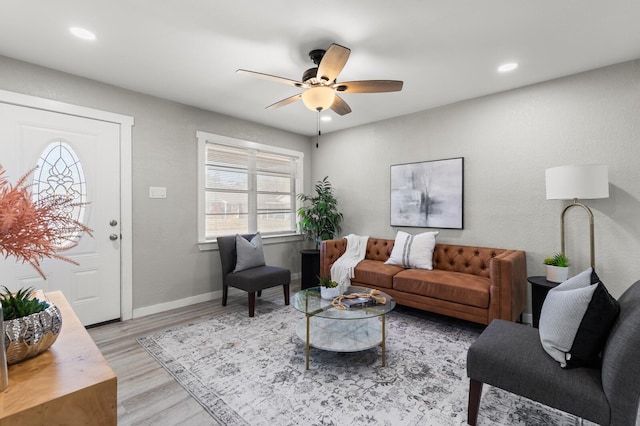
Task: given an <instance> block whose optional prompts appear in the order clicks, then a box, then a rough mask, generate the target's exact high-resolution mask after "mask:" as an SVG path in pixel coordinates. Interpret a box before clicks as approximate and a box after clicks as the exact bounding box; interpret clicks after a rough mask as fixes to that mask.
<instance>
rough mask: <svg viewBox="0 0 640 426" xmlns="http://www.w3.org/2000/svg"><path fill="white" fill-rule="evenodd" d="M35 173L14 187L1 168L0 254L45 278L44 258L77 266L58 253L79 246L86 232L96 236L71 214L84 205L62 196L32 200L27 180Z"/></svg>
mask: <svg viewBox="0 0 640 426" xmlns="http://www.w3.org/2000/svg"><path fill="white" fill-rule="evenodd" d="M34 170H35V169H32V170H31V171H29V172H28V173H26V174H25V175H24V176H22V177H21V178H20V179H19V180H18V182H17V183H16V184H15V185H11V184H10V183H9V182H8V181H7V178H6V177H5V170H4V168H3V167H2V165H0V254H1V255H2V256H4V258H5V259H7V258H8V257H9V256H13V257H15V258H16V259H17V260H18V261H21V262H22V263H29V264H30V265H31V266H33V267H34V268H35V269H36V271H38V273H39V274H40V275H41V276H42V277H43V278H45V279H46V277H45V275H44V273H43V271H42V269H41V268H40V262H41V261H42V260H43V259H45V258H51V259H59V260H63V261H65V262H70V263H74V264H77V263H76V262H74V261H73V260H72V259H70V258H68V257H65V256H63V255H61V254H59V253H60V252H62V251H65V250H69V249H70V248H73V247H75V246H77V245H78V240H79V238H80V236H81V235H82V234H83V233H85V232H86V233H87V234H89V235H93V234H92V230H91V229H90V228H88V227H87V226H85V225H84V224H82V223H80V222H78V221H77V220H75V219H73V217H72V216H71V214H70V212H71V211H72V210H73V208H74V207H76V206H81V205H82V203H78V202H74V201H73V200H71V199H69V198H67V197H65V196H62V195H50V196H48V197H45V198H41V199H40V200H38V201H34V200H33V198H32V194H31V191H30V190H29V187H30V186H31V185H30V184H28V183H27V180H28V178H29V176H31V174H32V173H33V171H34Z"/></svg>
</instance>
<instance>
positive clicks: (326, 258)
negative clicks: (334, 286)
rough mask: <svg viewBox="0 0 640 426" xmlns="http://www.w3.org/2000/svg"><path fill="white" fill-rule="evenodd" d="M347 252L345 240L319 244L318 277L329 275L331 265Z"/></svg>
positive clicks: (326, 241) (327, 241)
mask: <svg viewBox="0 0 640 426" xmlns="http://www.w3.org/2000/svg"><path fill="white" fill-rule="evenodd" d="M346 250H347V240H346V238H341V239H339V240H325V241H321V242H320V276H321V277H324V276H329V275H331V265H333V263H334V262H335V261H336V260H338V258H339V257H340V256H342V255H343V254H344V252H345V251H346Z"/></svg>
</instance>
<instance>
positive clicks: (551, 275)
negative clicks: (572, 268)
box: [543, 253, 569, 283]
mask: <svg viewBox="0 0 640 426" xmlns="http://www.w3.org/2000/svg"><path fill="white" fill-rule="evenodd" d="M543 263H544V264H545V266H546V268H547V281H550V282H552V283H561V282H563V281H566V280H567V277H568V275H569V258H568V257H567V256H566V255H565V254H564V253H556V254H555V255H554V256H553V257H548V258H546V259H545V260H544V262H543Z"/></svg>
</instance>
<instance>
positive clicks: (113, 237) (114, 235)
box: [109, 234, 118, 241]
mask: <svg viewBox="0 0 640 426" xmlns="http://www.w3.org/2000/svg"><path fill="white" fill-rule="evenodd" d="M109 239H110V240H111V241H115V240H117V239H118V234H111V235H109Z"/></svg>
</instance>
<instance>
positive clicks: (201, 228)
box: [196, 130, 304, 251]
mask: <svg viewBox="0 0 640 426" xmlns="http://www.w3.org/2000/svg"><path fill="white" fill-rule="evenodd" d="M196 139H197V144H198V155H197V161H198V167H197V169H198V212H197V222H198V224H197V232H198V241H197V244H198V248H199V249H200V251H207V250H217V249H218V243H217V241H216V239H215V238H209V239H207V238H206V229H205V186H206V182H205V170H204V168H205V162H206V157H205V155H206V145H207V142H210V143H217V144H223V145H229V146H232V147H235V148H245V149H256V150H259V151H265V152H270V153H273V154H282V155H288V156H291V157H296V158H298V161H299V171H298V178H297V179H296V188H295V193H296V194H299V193H301V192H303V188H304V182H303V179H304V169H303V167H304V153H303V152H301V151H294V150H291V149H287V148H281V147H278V146H273V145H267V144H263V143H258V142H252V141H247V140H243V139H237V138H232V137H228V136H222V135H216V134H214V133H209V132H204V131H201V130H198V131H196ZM299 204H300V202H299V200H298V198H297V197H296V199H295V210H294V212H296V213H297V211H298V208H299V207H300V205H299ZM302 240H303V235H301V234H299V233H297V232H295V233H287V234H285V233H283V234H277V235H269V236H266V235H265V236H263V242H264V244H266V245H268V244H278V243H283V242H289V241H302Z"/></svg>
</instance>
